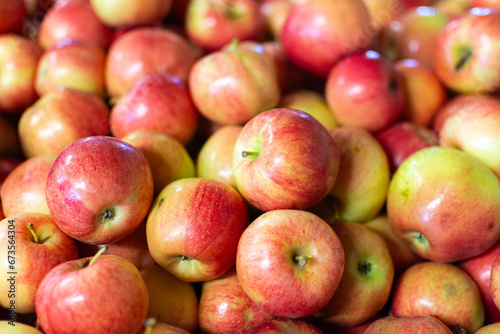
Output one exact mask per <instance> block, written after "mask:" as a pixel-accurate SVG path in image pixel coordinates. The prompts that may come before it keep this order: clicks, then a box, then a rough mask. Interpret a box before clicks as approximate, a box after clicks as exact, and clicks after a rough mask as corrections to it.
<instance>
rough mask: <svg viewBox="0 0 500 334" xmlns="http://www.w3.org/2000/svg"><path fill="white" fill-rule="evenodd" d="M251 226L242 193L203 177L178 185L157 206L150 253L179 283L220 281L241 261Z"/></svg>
mask: <svg viewBox="0 0 500 334" xmlns="http://www.w3.org/2000/svg"><path fill="white" fill-rule="evenodd" d="M247 225H248V211H247V208H246V206H245V203H244V202H243V199H242V198H241V196H240V195H239V194H238V192H237V191H236V190H235V189H234V188H233V187H231V186H229V185H227V184H225V183H224V182H220V181H215V180H206V179H201V178H187V179H181V180H177V181H174V182H172V183H170V184H169V185H168V186H167V187H165V188H164V189H163V190H162V192H161V193H160V194H159V195H158V196H157V197H156V199H155V201H154V202H153V205H152V208H151V211H150V213H149V216H148V220H147V225H146V235H147V239H148V246H149V250H150V252H151V255H152V256H153V258H154V259H155V261H156V262H157V263H158V264H159V265H160V266H162V267H163V268H165V269H166V270H167V271H168V272H170V273H171V274H173V275H174V276H176V277H177V278H179V279H182V280H184V281H188V282H200V281H207V280H210V279H214V278H217V277H219V276H221V275H222V274H224V273H225V272H226V271H228V270H229V269H230V268H231V267H232V266H233V265H234V263H235V261H236V248H237V246H238V240H239V238H240V236H241V234H242V233H243V230H244V229H245V228H246V227H247Z"/></svg>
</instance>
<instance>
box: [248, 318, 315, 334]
mask: <svg viewBox="0 0 500 334" xmlns="http://www.w3.org/2000/svg"><path fill="white" fill-rule="evenodd" d="M273 333H300V334H323V332H322V331H321V330H319V329H318V328H317V327H315V326H314V325H311V324H310V323H308V322H305V321H302V320H298V319H286V318H282V319H274V320H269V321H267V322H264V323H261V324H259V325H256V326H254V327H252V328H251V329H249V330H248V331H246V332H245V334H273Z"/></svg>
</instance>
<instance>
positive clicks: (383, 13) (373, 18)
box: [363, 0, 406, 35]
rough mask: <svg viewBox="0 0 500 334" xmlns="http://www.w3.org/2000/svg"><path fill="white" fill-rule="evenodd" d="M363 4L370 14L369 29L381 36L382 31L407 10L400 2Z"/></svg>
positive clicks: (383, 0) (367, 1)
mask: <svg viewBox="0 0 500 334" xmlns="http://www.w3.org/2000/svg"><path fill="white" fill-rule="evenodd" d="M363 3H364V4H365V6H366V9H367V10H368V13H369V14H370V24H369V27H370V29H371V31H372V33H373V35H378V34H380V31H381V30H382V29H384V28H386V27H387V26H388V25H389V24H390V23H391V22H392V21H393V19H394V18H395V17H396V16H397V15H399V14H401V13H402V12H403V11H404V10H405V9H406V8H405V7H404V6H403V4H402V3H401V1H399V0H395V1H394V0H363Z"/></svg>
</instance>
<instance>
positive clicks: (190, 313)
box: [141, 265, 198, 333]
mask: <svg viewBox="0 0 500 334" xmlns="http://www.w3.org/2000/svg"><path fill="white" fill-rule="evenodd" d="M141 275H142V278H143V279H144V282H145V283H146V286H147V288H148V293H149V307H148V315H147V316H148V317H154V318H156V319H158V321H159V322H162V323H165V324H169V325H172V326H175V327H179V328H182V329H184V330H186V331H188V332H189V333H194V332H196V330H197V328H198V297H197V296H196V292H195V290H194V288H193V285H192V284H191V283H188V282H184V281H182V280H180V279H178V278H177V277H175V276H173V275H171V274H169V273H168V272H167V271H166V270H165V269H163V268H162V267H160V266H158V265H152V266H149V267H146V268H143V269H142V270H141Z"/></svg>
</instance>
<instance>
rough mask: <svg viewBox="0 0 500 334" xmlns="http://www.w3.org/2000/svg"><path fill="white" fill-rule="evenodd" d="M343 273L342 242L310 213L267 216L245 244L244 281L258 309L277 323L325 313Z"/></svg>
mask: <svg viewBox="0 0 500 334" xmlns="http://www.w3.org/2000/svg"><path fill="white" fill-rule="evenodd" d="M343 272H344V248H343V246H342V243H341V241H340V239H339V237H338V236H337V235H336V234H335V232H334V231H333V229H332V228H331V227H330V225H328V224H327V223H326V222H325V221H324V220H322V219H321V218H319V217H318V216H316V215H314V214H312V213H310V212H307V211H301V210H273V211H269V212H266V213H264V214H262V215H261V216H259V217H258V218H256V219H255V220H254V221H253V222H252V223H251V224H250V225H249V226H248V227H247V229H246V230H245V232H243V235H242V236H241V238H240V240H239V244H238V252H237V258H236V273H237V275H238V280H239V282H240V284H241V286H242V287H243V290H244V291H245V293H246V294H247V295H248V297H250V299H252V300H253V301H254V303H256V304H257V305H258V306H259V307H260V308H262V309H264V310H265V311H267V312H269V313H270V314H272V315H274V316H276V317H285V318H302V317H307V316H309V315H312V314H314V313H316V312H318V311H319V310H321V309H322V308H323V307H325V306H326V305H327V303H328V301H329V300H330V299H331V298H332V296H333V294H334V292H335V290H336V289H337V287H338V285H339V283H340V280H341V278H342V273H343Z"/></svg>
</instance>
